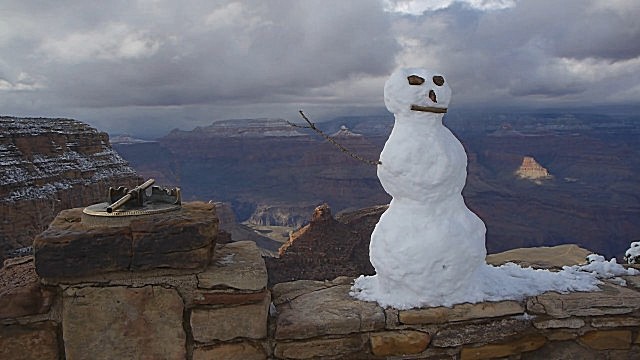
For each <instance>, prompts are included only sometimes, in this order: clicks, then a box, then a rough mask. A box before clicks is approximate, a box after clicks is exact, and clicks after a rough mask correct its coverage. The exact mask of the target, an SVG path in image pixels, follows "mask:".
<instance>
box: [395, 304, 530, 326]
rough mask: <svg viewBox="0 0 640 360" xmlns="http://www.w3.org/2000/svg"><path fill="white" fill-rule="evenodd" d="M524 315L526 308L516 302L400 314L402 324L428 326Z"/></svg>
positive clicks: (421, 310) (401, 312) (436, 308)
mask: <svg viewBox="0 0 640 360" xmlns="http://www.w3.org/2000/svg"><path fill="white" fill-rule="evenodd" d="M523 313H524V306H523V305H522V304H520V303H519V302H516V301H498V302H484V303H478V304H459V305H455V306H453V307H450V308H448V307H434V308H422V309H412V310H402V311H400V312H399V319H400V322H401V323H402V324H407V325H420V324H422V325H426V324H444V323H448V322H456V321H467V320H473V319H483V318H493V317H500V316H507V315H519V314H523Z"/></svg>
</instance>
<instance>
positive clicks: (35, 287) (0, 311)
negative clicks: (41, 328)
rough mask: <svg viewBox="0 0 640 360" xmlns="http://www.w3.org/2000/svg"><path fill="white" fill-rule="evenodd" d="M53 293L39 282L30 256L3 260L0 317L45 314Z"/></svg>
mask: <svg viewBox="0 0 640 360" xmlns="http://www.w3.org/2000/svg"><path fill="white" fill-rule="evenodd" d="M54 295H55V290H54V289H51V288H47V287H43V286H41V285H40V281H39V279H38V276H37V275H36V271H35V266H34V263H33V256H25V257H22V258H15V259H10V260H6V261H5V266H4V267H3V268H2V269H0V319H6V318H17V317H20V316H26V315H35V314H43V313H46V312H48V311H49V308H50V307H51V303H52V302H53V298H54Z"/></svg>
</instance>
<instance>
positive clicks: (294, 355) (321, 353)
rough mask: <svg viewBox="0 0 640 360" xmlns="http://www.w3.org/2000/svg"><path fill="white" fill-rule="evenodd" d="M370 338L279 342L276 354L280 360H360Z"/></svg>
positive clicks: (349, 337) (359, 335)
mask: <svg viewBox="0 0 640 360" xmlns="http://www.w3.org/2000/svg"><path fill="white" fill-rule="evenodd" d="M367 340H368V336H366V335H362V334H358V335H352V336H347V337H342V338H337V339H313V340H307V341H296V342H278V343H277V344H276V347H275V350H274V354H275V356H277V357H278V358H279V359H350V358H352V359H359V358H361V356H359V355H360V354H362V353H363V352H364V351H366V350H365V348H366V346H367Z"/></svg>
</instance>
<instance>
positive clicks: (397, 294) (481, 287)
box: [350, 263, 601, 310]
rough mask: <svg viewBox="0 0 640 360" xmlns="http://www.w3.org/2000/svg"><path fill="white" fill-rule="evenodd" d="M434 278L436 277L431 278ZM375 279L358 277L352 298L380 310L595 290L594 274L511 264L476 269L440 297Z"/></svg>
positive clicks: (574, 270)
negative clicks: (377, 305)
mask: <svg viewBox="0 0 640 360" xmlns="http://www.w3.org/2000/svg"><path fill="white" fill-rule="evenodd" d="M434 276H437V274H434ZM379 280H380V279H379V278H378V275H373V276H364V275H363V276H360V277H359V278H357V279H356V280H355V283H354V285H353V287H352V288H351V292H350V294H351V296H353V297H355V298H356V299H359V300H364V301H375V302H377V303H378V304H379V305H380V306H382V307H393V308H396V309H399V310H405V309H411V308H417V307H425V306H448V307H450V306H453V305H454V304H461V303H478V302H483V301H500V300H520V299H522V298H524V297H527V296H534V295H539V294H542V293H544V292H546V291H558V292H561V293H567V292H571V291H594V290H598V286H597V285H598V284H600V283H601V281H600V280H598V276H597V273H595V272H594V273H592V272H585V271H581V270H580V268H579V267H577V266H573V267H565V268H564V269H563V270H562V271H559V272H551V271H549V270H543V269H533V268H523V267H520V266H518V265H516V264H513V263H507V264H505V265H502V266H498V267H496V266H491V265H487V264H483V265H481V266H479V267H478V268H477V269H476V270H475V271H474V273H473V274H472V276H471V277H470V278H469V279H468V280H467V283H466V284H465V285H464V286H461V287H460V288H459V290H457V291H456V292H454V293H451V294H446V295H443V294H440V293H439V292H438V291H437V289H435V290H432V289H423V291H421V293H419V294H417V293H415V292H412V291H407V290H404V289H402V288H399V287H396V288H394V287H393V286H390V287H384V286H382V282H381V281H379Z"/></svg>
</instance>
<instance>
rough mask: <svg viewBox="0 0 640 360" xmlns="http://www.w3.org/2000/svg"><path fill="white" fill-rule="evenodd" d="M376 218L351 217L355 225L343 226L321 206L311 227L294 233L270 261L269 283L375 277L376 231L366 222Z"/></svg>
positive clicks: (313, 217) (349, 223)
mask: <svg viewBox="0 0 640 360" xmlns="http://www.w3.org/2000/svg"><path fill="white" fill-rule="evenodd" d="M374 212H375V211H374ZM380 214H381V212H380ZM377 216H378V217H379V214H377ZM375 217H376V215H373V217H372V216H370V214H368V213H367V214H359V216H353V217H352V218H350V220H351V222H348V223H342V222H339V221H337V220H336V219H334V217H333V216H332V214H331V209H330V208H329V206H328V205H326V204H324V205H321V206H318V207H317V208H316V209H315V210H314V212H313V216H312V218H311V221H310V222H309V224H308V225H306V226H304V227H303V228H301V229H300V230H298V231H296V232H294V233H293V234H291V236H290V239H289V241H287V242H286V243H285V244H284V245H282V247H280V250H279V255H280V256H279V257H278V258H267V259H266V264H267V268H268V270H269V282H270V283H271V284H275V283H280V282H284V281H292V280H300V279H310V280H328V279H333V278H335V277H337V276H340V275H345V276H353V277H356V276H358V275H360V274H369V275H370V274H373V267H372V266H371V263H370V262H369V239H370V237H371V231H373V228H372V227H371V228H369V227H368V226H366V225H363V223H367V221H368V220H369V219H372V218H375ZM376 221H377V220H376Z"/></svg>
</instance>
